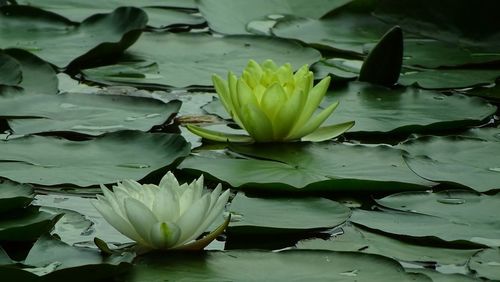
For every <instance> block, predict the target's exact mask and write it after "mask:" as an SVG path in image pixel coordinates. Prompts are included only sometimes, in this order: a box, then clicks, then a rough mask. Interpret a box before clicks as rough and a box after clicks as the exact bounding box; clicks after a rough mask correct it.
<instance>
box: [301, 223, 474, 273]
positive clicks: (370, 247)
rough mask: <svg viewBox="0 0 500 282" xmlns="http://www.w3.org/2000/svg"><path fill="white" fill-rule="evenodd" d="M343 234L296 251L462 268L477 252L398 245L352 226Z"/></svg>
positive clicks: (304, 243) (303, 244) (307, 242)
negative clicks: (360, 254)
mask: <svg viewBox="0 0 500 282" xmlns="http://www.w3.org/2000/svg"><path fill="white" fill-rule="evenodd" d="M342 230H343V233H342V234H341V235H338V236H336V237H334V238H332V239H330V240H323V239H312V240H304V241H301V242H299V243H298V244H297V247H298V248H299V249H319V250H332V251H340V252H363V253H369V254H378V255H381V256H386V257H390V258H393V259H395V260H398V261H404V262H420V263H436V264H440V265H448V264H457V265H464V264H466V263H467V262H468V260H469V259H470V258H471V257H472V256H473V255H474V254H475V253H477V252H478V251H479V250H480V249H452V248H444V247H437V246H425V245H419V244H416V243H415V242H413V243H412V242H405V241H400V240H398V239H396V238H391V237H388V236H384V235H380V234H377V233H374V232H370V231H368V230H364V229H360V228H355V227H354V226H350V225H348V226H345V227H342Z"/></svg>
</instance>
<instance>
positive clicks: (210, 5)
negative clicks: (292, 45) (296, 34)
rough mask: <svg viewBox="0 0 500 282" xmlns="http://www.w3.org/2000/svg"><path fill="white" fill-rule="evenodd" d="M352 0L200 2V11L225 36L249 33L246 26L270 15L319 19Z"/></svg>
mask: <svg viewBox="0 0 500 282" xmlns="http://www.w3.org/2000/svg"><path fill="white" fill-rule="evenodd" d="M351 1H352V0H333V1H332V0H318V1H315V3H314V5H311V3H307V2H304V1H293V0H275V1H267V0H254V1H252V2H249V1H245V0H236V1H235V0H201V1H198V8H199V9H200V12H201V13H202V15H203V16H204V17H205V18H206V19H207V21H208V25H209V26H210V28H211V29H212V30H215V31H217V32H220V33H225V34H247V33H250V32H249V31H248V30H247V24H248V23H249V22H251V21H253V20H257V19H261V18H264V17H265V16H268V15H297V16H301V17H310V18H320V17H322V16H323V15H325V14H327V13H328V12H330V11H332V10H334V9H337V8H339V7H341V6H344V5H346V4H347V3H349V2H351Z"/></svg>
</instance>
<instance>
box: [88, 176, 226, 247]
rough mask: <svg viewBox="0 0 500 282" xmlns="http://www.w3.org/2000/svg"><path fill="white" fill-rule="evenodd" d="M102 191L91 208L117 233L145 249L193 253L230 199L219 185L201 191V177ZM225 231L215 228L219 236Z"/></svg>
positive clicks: (133, 183) (170, 178)
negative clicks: (185, 180) (181, 181)
mask: <svg viewBox="0 0 500 282" xmlns="http://www.w3.org/2000/svg"><path fill="white" fill-rule="evenodd" d="M101 189H102V192H103V194H104V195H103V196H101V195H97V200H94V201H93V205H94V207H95V208H96V209H97V210H98V211H99V212H100V213H101V214H102V216H103V217H104V219H106V221H107V222H109V223H110V224H111V225H112V226H113V227H114V228H116V229H117V230H118V231H120V233H122V234H123V235H125V236H127V237H129V238H130V239H132V240H134V241H136V242H137V243H138V245H139V246H141V247H144V248H146V249H192V248H193V245H194V244H196V243H197V242H198V241H195V240H196V239H197V238H198V237H199V236H200V235H201V234H202V233H203V232H205V231H206V230H207V228H208V227H209V226H210V225H211V224H212V223H213V222H214V221H215V220H216V219H217V218H218V217H220V216H221V215H222V212H223V210H224V207H225V205H226V203H227V201H228V198H229V190H226V191H225V192H223V193H222V191H221V189H222V187H221V185H220V184H219V185H217V187H216V188H215V189H214V190H213V192H212V193H210V192H209V191H208V190H207V189H204V187H203V176H201V177H200V178H199V179H197V180H195V181H193V182H192V183H191V184H182V185H179V182H177V179H176V178H175V176H174V175H173V174H172V173H171V172H168V173H167V174H166V175H165V176H164V177H163V178H162V179H161V181H160V184H159V185H153V184H145V185H141V184H139V183H137V182H136V181H133V180H124V181H122V182H118V183H117V184H116V185H115V186H113V192H111V191H110V190H108V188H106V187H105V186H103V185H101ZM226 224H227V221H226ZM223 225H224V224H223ZM224 227H225V226H223V228H222V229H221V228H218V229H221V230H220V232H222V230H223V229H224ZM205 238H206V237H205ZM213 238H215V236H213ZM213 238H212V239H213ZM210 241H211V240H210ZM210 241H208V242H205V243H206V244H208V243H209V242H210ZM206 244H202V246H201V248H203V247H205V245H206ZM195 248H196V247H195Z"/></svg>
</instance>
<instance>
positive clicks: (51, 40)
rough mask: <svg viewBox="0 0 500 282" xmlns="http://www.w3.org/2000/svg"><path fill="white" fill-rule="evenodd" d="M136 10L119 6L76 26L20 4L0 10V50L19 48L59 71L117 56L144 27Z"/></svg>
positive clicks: (133, 40) (139, 11) (143, 14)
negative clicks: (110, 11)
mask: <svg viewBox="0 0 500 282" xmlns="http://www.w3.org/2000/svg"><path fill="white" fill-rule="evenodd" d="M146 22H147V15H146V14H145V13H144V11H142V10H141V9H138V8H131V7H121V8H117V9H116V10H114V11H113V12H112V13H109V14H97V15H93V16H91V17H89V18H87V19H85V20H84V21H83V22H82V23H81V24H76V23H74V22H71V21H70V20H68V19H66V18H64V17H62V16H59V15H57V14H54V13H51V12H47V11H44V10H41V9H38V8H34V7H30V6H21V5H7V6H2V7H0V33H1V34H2V37H1V38H0V48H12V47H15V48H21V49H25V50H29V51H31V52H33V53H34V54H35V55H37V56H39V57H40V58H42V59H44V60H46V61H48V62H50V63H51V64H54V65H56V66H58V67H60V68H64V67H68V66H69V65H70V64H82V63H87V64H88V63H89V61H90V60H95V59H105V58H106V57H107V56H110V55H115V54H119V53H120V52H122V51H123V50H125V49H126V48H127V47H129V46H130V45H132V44H133V43H134V42H135V40H137V38H138V37H139V36H140V34H141V32H142V31H141V30H142V29H143V28H144V27H145V26H146Z"/></svg>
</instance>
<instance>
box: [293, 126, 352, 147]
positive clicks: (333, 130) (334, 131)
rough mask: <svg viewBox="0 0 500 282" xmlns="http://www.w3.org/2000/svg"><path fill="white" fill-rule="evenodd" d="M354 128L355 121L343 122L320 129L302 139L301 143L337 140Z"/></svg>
mask: <svg viewBox="0 0 500 282" xmlns="http://www.w3.org/2000/svg"><path fill="white" fill-rule="evenodd" d="M353 126H354V121H348V122H343V123H339V124H333V125H328V126H323V127H320V128H318V129H317V130H316V131H314V132H313V133H311V134H309V135H306V136H304V137H302V138H301V139H300V140H301V141H309V142H321V141H326V140H328V139H332V138H335V137H337V136H339V135H340V134H342V133H344V132H346V131H347V130H349V129H351V127H353Z"/></svg>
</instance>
